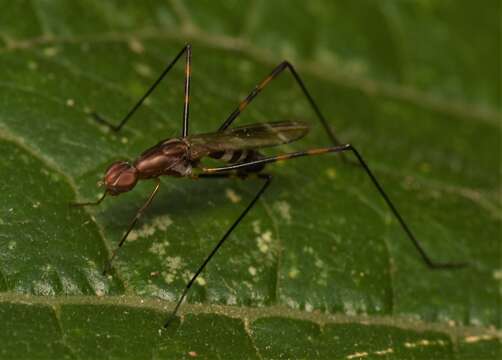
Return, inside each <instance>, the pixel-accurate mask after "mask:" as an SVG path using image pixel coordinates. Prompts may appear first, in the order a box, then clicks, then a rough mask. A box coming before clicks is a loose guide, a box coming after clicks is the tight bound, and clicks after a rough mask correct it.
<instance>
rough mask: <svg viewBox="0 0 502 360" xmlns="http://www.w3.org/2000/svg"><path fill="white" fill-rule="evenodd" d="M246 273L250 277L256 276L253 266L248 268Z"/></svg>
mask: <svg viewBox="0 0 502 360" xmlns="http://www.w3.org/2000/svg"><path fill="white" fill-rule="evenodd" d="M248 271H249V273H250V274H251V276H255V275H256V268H255V267H254V266H250V267H249V268H248Z"/></svg>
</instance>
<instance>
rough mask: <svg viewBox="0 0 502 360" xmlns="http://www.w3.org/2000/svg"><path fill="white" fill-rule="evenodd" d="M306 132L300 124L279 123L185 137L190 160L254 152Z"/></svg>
mask: <svg viewBox="0 0 502 360" xmlns="http://www.w3.org/2000/svg"><path fill="white" fill-rule="evenodd" d="M308 131H309V127H308V125H307V124H306V123H304V122H301V121H279V122H270V123H260V124H251V125H246V126H240V127H235V128H230V129H227V130H225V131H221V132H215V133H207V134H199V135H192V136H189V137H188V141H189V142H190V144H191V146H190V152H191V157H192V159H199V158H201V157H203V156H208V155H209V154H213V153H219V152H224V151H235V150H254V149H259V148H263V147H270V146H277V145H282V144H287V143H290V142H292V141H295V140H298V139H300V138H302V137H304V136H305V135H306V134H307V133H308Z"/></svg>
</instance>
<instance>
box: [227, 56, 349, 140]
mask: <svg viewBox="0 0 502 360" xmlns="http://www.w3.org/2000/svg"><path fill="white" fill-rule="evenodd" d="M285 69H288V70H289V71H290V72H291V74H292V75H293V77H294V79H295V80H296V83H297V84H298V86H299V87H300V89H301V90H302V92H303V94H304V95H305V97H306V98H307V100H308V102H309V104H310V106H311V107H312V109H313V110H314V112H315V114H316V115H317V118H318V119H319V121H320V122H321V124H322V126H323V128H324V130H325V131H326V134H327V135H328V137H329V139H330V141H331V143H332V144H333V145H341V144H342V143H341V142H340V141H339V140H338V139H337V138H336V136H335V134H334V132H333V130H331V127H330V126H329V124H328V122H327V121H326V118H325V117H324V116H323V114H322V113H321V110H320V109H319V106H317V104H316V102H315V101H314V98H313V97H312V95H310V92H309V91H308V90H307V87H306V86H305V83H304V82H303V81H302V79H301V78H300V75H299V74H298V72H297V71H296V70H295V68H294V67H293V65H291V64H290V63H289V62H288V61H283V62H282V63H280V64H279V65H277V66H276V67H275V68H274V69H273V70H272V72H271V73H270V74H269V75H268V76H267V77H266V78H265V79H263V80H262V82H261V83H259V84H258V85H256V87H255V88H254V89H253V91H251V93H250V94H249V95H248V96H247V97H246V98H245V99H244V100H242V101H241V103H240V104H239V106H238V107H237V108H236V109H235V110H234V111H233V112H232V113H231V114H230V116H229V117H228V118H227V119H226V120H225V122H224V123H223V124H222V125H221V126H220V128H219V129H218V130H219V131H223V130H225V129H226V128H228V127H229V126H230V125H231V124H232V122H233V121H234V120H235V119H236V118H237V117H238V116H239V115H240V114H241V113H242V112H243V111H244V109H245V108H246V107H247V106H248V105H249V103H251V101H253V99H254V98H255V97H256V96H257V95H258V94H259V93H260V92H261V91H262V90H263V89H264V88H265V87H266V86H267V85H268V84H269V83H270V82H271V81H272V80H274V79H275V78H276V77H277V76H279V74H281V73H282V72H283V71H284V70H285Z"/></svg>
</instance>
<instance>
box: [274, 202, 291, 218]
mask: <svg viewBox="0 0 502 360" xmlns="http://www.w3.org/2000/svg"><path fill="white" fill-rule="evenodd" d="M274 207H275V208H276V209H277V211H279V214H280V215H281V217H282V218H283V219H284V220H286V221H287V222H288V223H290V222H291V205H289V203H288V202H286V201H277V202H276V203H275V205H274Z"/></svg>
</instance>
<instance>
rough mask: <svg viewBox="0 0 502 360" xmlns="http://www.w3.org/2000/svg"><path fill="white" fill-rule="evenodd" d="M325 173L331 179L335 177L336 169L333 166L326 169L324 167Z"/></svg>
mask: <svg viewBox="0 0 502 360" xmlns="http://www.w3.org/2000/svg"><path fill="white" fill-rule="evenodd" d="M326 175H327V176H328V178H329V179H331V180H334V179H336V169H335V168H328V169H326Z"/></svg>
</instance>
